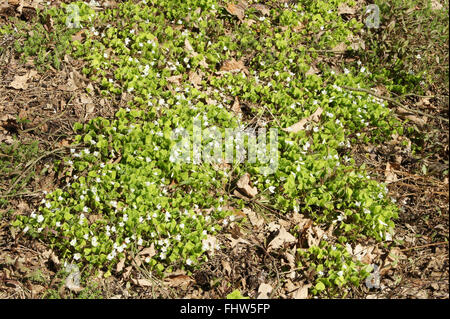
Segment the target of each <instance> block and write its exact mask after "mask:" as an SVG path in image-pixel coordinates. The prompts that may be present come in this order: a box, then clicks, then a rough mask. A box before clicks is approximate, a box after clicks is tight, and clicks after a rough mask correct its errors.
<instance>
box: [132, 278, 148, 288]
mask: <svg viewBox="0 0 450 319" xmlns="http://www.w3.org/2000/svg"><path fill="white" fill-rule="evenodd" d="M131 281H132V282H133V284H135V285H138V286H141V287H151V286H153V282H152V281H150V280H148V279H145V278H141V279H131Z"/></svg>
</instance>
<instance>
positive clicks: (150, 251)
mask: <svg viewBox="0 0 450 319" xmlns="http://www.w3.org/2000/svg"><path fill="white" fill-rule="evenodd" d="M155 255H156V250H155V244H154V243H152V244H151V245H150V247H147V248H144V249H142V250H141V251H140V252H139V253H138V256H148V257H150V258H152V257H153V256H155Z"/></svg>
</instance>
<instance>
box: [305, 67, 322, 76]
mask: <svg viewBox="0 0 450 319" xmlns="http://www.w3.org/2000/svg"><path fill="white" fill-rule="evenodd" d="M319 72H320V70H319V69H318V68H316V67H315V66H314V65H311V66H310V68H309V70H308V71H306V73H305V75H313V74H317V73H319Z"/></svg>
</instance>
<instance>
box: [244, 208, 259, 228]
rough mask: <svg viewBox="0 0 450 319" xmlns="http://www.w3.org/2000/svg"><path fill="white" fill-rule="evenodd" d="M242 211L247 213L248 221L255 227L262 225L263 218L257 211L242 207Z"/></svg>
mask: <svg viewBox="0 0 450 319" xmlns="http://www.w3.org/2000/svg"><path fill="white" fill-rule="evenodd" d="M242 211H243V212H244V213H245V214H246V215H247V217H248V219H249V220H250V223H252V225H253V226H255V227H261V226H262V225H264V219H263V218H261V217H259V216H258V214H257V213H255V212H254V211H252V210H251V209H248V208H243V209H242Z"/></svg>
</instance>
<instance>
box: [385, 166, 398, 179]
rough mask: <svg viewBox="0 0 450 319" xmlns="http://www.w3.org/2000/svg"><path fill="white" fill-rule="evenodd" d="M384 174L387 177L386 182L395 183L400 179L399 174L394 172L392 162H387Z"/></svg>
mask: <svg viewBox="0 0 450 319" xmlns="http://www.w3.org/2000/svg"><path fill="white" fill-rule="evenodd" d="M384 176H385V177H386V180H385V182H386V184H389V183H393V182H395V181H397V180H398V178H397V175H396V174H395V173H394V170H393V169H392V166H391V164H389V162H387V163H386V169H385V170H384Z"/></svg>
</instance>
